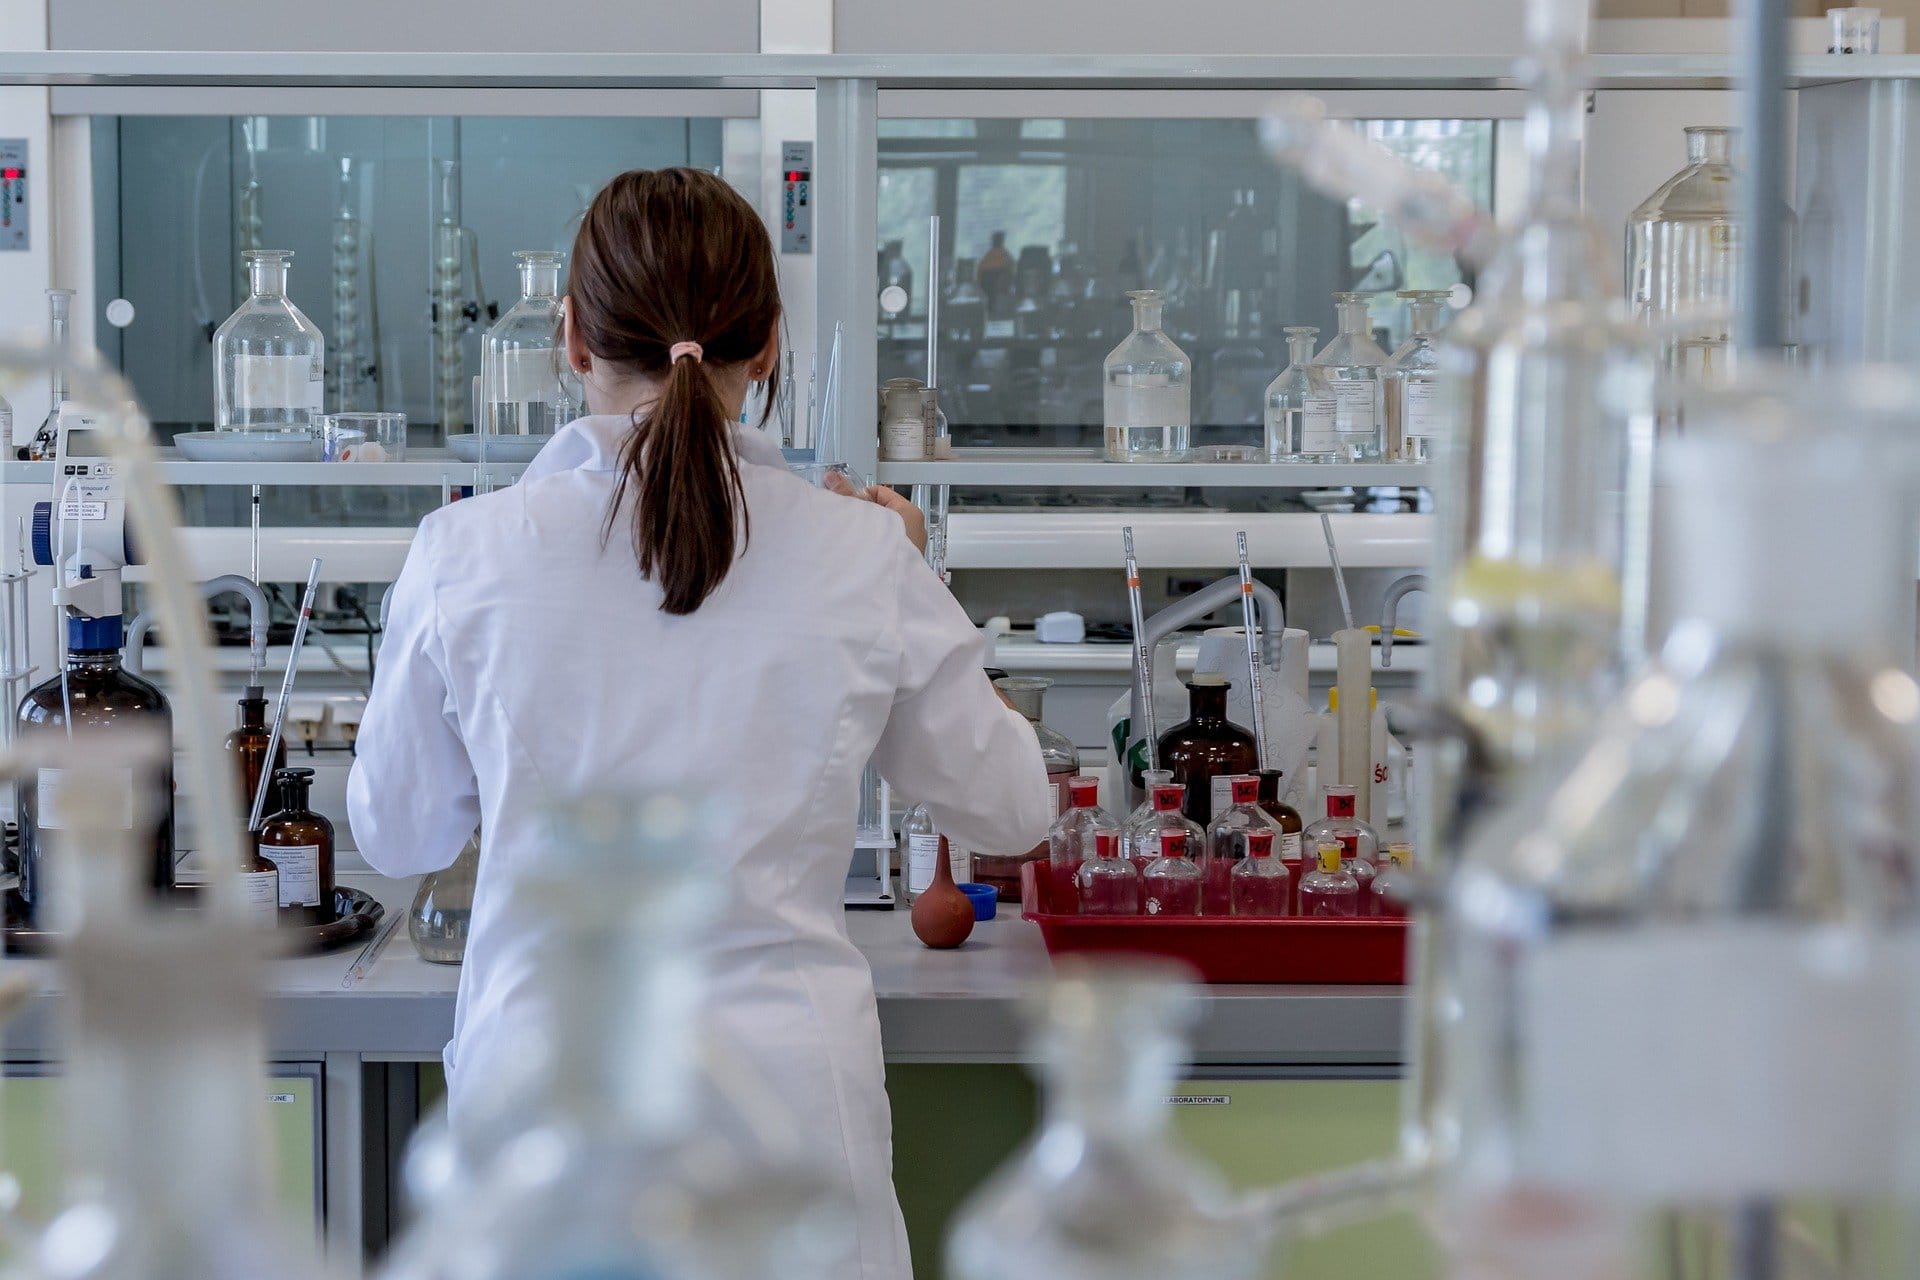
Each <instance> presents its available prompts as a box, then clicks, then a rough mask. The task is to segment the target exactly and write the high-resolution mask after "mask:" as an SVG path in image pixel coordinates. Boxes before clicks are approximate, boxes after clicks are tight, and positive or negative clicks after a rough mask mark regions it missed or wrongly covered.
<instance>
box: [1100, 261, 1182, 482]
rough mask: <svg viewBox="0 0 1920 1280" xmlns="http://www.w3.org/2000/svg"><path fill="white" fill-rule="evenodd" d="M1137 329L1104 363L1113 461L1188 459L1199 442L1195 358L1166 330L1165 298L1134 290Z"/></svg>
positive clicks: (1156, 292) (1150, 291) (1109, 455)
mask: <svg viewBox="0 0 1920 1280" xmlns="http://www.w3.org/2000/svg"><path fill="white" fill-rule="evenodd" d="M1127 297H1129V298H1131V299H1132V300H1133V332H1132V333H1129V334H1128V335H1127V336H1126V337H1125V338H1123V339H1122V340H1121V342H1120V345H1119V346H1117V347H1115V348H1114V349H1113V352H1112V354H1111V355H1109V356H1108V357H1107V361H1106V365H1105V366H1104V372H1105V379H1106V395H1105V405H1106V427H1107V461H1108V462H1185V461H1186V460H1187V458H1188V456H1189V454H1190V451H1191V448H1192V443H1193V362H1192V361H1191V360H1189V359H1188V358H1187V353H1186V352H1184V351H1182V350H1181V349H1180V348H1179V347H1177V346H1175V345H1174V342H1173V339H1172V338H1169V337H1168V336H1167V335H1166V334H1165V333H1163V332H1161V330H1160V313H1161V309H1162V307H1163V306H1164V305H1165V301H1166V299H1165V296H1164V295H1163V294H1161V292H1160V291H1159V290H1158V289H1134V290H1131V291H1129V292H1128V294H1127Z"/></svg>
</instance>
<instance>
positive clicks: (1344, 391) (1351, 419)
mask: <svg viewBox="0 0 1920 1280" xmlns="http://www.w3.org/2000/svg"><path fill="white" fill-rule="evenodd" d="M1327 385H1328V386H1329V387H1331V388H1332V389H1333V399H1334V406H1335V407H1334V423H1333V429H1334V431H1336V432H1337V433H1339V434H1340V435H1343V436H1352V435H1372V434H1373V432H1374V431H1375V430H1377V429H1378V427H1379V425H1380V384H1379V383H1378V382H1375V381H1374V380H1373V379H1371V378H1329V379H1328V380H1327Z"/></svg>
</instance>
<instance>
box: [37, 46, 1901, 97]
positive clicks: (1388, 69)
mask: <svg viewBox="0 0 1920 1280" xmlns="http://www.w3.org/2000/svg"><path fill="white" fill-rule="evenodd" d="M1514 66H1515V59H1513V58H1511V57H1503V56H1499V55H1484V54H1481V55H1454V54H1437V55H1436V54H1399V55H1387V56H1380V55H1373V56H1358V55H1328V54H1312V55H1292V56H1288V55H1267V54H1255V55H1247V54H1224V55H1212V56H1198V57H1196V56H1191V55H1184V54H1181V55H1170V54H1163V55H1151V54H1148V55H1134V54H1082V55H1064V54H1013V55H1006V54H994V55H988V54H961V55H952V54H912V55H860V54H767V53H760V54H753V53H744V54H742V53H727V54H685V53H683V54H659V53H588V52H580V53H531V52H529V53H440V52H426V51H421V52H405V53H400V52H358V51H355V52H344V51H343V52H309V51H275V52H234V51H225V50H222V51H204V50H154V51H121V50H58V51H53V52H41V51H30V50H6V51H0V84H40V85H84V86H87V87H90V88H97V87H101V86H113V85H159V86H233V87H275V86H291V87H333V86H339V87H348V88H413V89H445V88H505V89H578V88H600V89H811V88H814V87H815V86H816V85H818V84H820V83H821V82H823V81H834V80H845V79H860V80H870V81H873V82H874V83H876V84H877V85H878V86H879V87H880V88H882V89H956V88H958V89H964V88H999V89H1019V88H1034V89H1127V88H1156V87H1160V88H1177V89H1181V90H1191V89H1196V88H1197V89H1206V90H1221V89H1271V88H1282V87H1285V88H1300V89H1349V88H1350V89H1390V88H1400V89H1430V88H1441V89H1473V88H1486V89H1510V88H1515V87H1517V79H1516V76H1515V71H1514ZM1588 69H1589V72H1590V74H1591V75H1592V77H1593V80H1594V85H1595V87H1596V88H1641V89H1658V88H1668V89H1688V88H1693V89H1701V88H1724V87H1727V86H1729V85H1731V84H1732V83H1733V79H1734V62H1733V59H1732V58H1730V57H1728V56H1727V55H1724V54H1706V53H1662V54H1618V53H1616V54H1596V55H1594V56H1593V57H1591V58H1589V59H1588ZM1788 72H1789V78H1790V82H1791V83H1793V84H1795V85H1805V84H1823V83H1831V82H1833V81H1841V80H1869V79H1920V57H1916V56H1915V55H1911V54H1905V55H1903V54H1876V55H1872V56H1858V55H1856V56H1830V55H1814V56H1801V57H1795V58H1793V59H1791V61H1790V62H1789V64H1788Z"/></svg>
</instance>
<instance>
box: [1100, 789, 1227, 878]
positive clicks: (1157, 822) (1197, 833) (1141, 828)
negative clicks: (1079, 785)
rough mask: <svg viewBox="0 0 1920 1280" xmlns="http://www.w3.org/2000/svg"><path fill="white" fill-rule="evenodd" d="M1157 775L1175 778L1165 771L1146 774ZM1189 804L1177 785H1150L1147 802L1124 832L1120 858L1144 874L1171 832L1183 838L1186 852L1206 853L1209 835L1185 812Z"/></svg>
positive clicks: (1128, 821)
mask: <svg viewBox="0 0 1920 1280" xmlns="http://www.w3.org/2000/svg"><path fill="white" fill-rule="evenodd" d="M1155 775H1161V776H1164V777H1169V778H1170V777H1172V776H1173V775H1172V774H1170V773H1168V772H1167V771H1166V770H1164V769H1149V770H1147V776H1148V777H1149V778H1151V777H1153V776H1155ZM1186 801H1187V789H1186V788H1185V787H1184V786H1182V785H1180V784H1179V783H1177V782H1153V783H1149V785H1148V789H1147V798H1146V800H1145V801H1143V802H1142V804H1141V807H1140V808H1139V809H1136V810H1134V812H1133V816H1131V817H1129V818H1128V819H1127V825H1126V826H1125V827H1124V828H1122V829H1121V837H1120V845H1121V855H1122V856H1123V857H1126V858H1130V859H1132V861H1133V865H1134V867H1135V868H1137V869H1138V870H1140V871H1143V872H1144V871H1145V870H1146V869H1147V864H1148V863H1149V862H1152V861H1153V860H1154V859H1155V858H1157V857H1159V856H1160V846H1161V836H1162V835H1164V834H1165V833H1166V832H1168V831H1178V832H1180V833H1181V834H1182V835H1184V836H1185V837H1186V838H1187V848H1189V849H1204V848H1205V847H1206V843H1207V833H1206V831H1205V829H1203V828H1202V827H1201V826H1200V824H1199V823H1197V822H1194V821H1192V820H1191V819H1189V818H1188V817H1187V815H1186V814H1185V813H1184V812H1183V811H1182V810H1183V808H1184V806H1185V805H1186Z"/></svg>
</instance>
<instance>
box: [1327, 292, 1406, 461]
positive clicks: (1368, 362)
mask: <svg viewBox="0 0 1920 1280" xmlns="http://www.w3.org/2000/svg"><path fill="white" fill-rule="evenodd" d="M1333 301H1334V308H1335V310H1336V311H1338V312H1339V314H1340V332H1339V333H1337V334H1335V335H1334V337H1333V341H1331V342H1329V343H1328V344H1327V345H1326V347H1325V348H1323V349H1322V350H1321V352H1320V354H1319V355H1317V356H1315V357H1314V358H1313V364H1314V367H1315V368H1317V369H1319V370H1320V376H1321V377H1322V378H1324V379H1325V380H1326V384H1327V393H1328V394H1329V395H1331V396H1332V397H1333V439H1334V452H1335V453H1336V455H1337V457H1338V460H1339V461H1342V462H1378V461H1380V459H1382V458H1384V457H1385V456H1386V452H1387V449H1386V439H1387V436H1386V431H1387V422H1386V413H1385V409H1384V407H1383V405H1382V403H1381V391H1382V383H1381V380H1380V379H1381V373H1382V371H1383V369H1384V368H1385V366H1386V363H1387V353H1386V352H1384V351H1382V350H1381V349H1380V345H1379V344H1378V343H1377V342H1375V341H1374V340H1373V321H1372V320H1371V319H1370V318H1369V317H1368V315H1367V295H1366V294H1364V293H1336V294H1334V295H1333ZM1317 425H1318V424H1317V423H1310V424H1309V426H1308V431H1309V433H1310V434H1311V433H1312V432H1313V430H1314V429H1315V427H1316V426H1317Z"/></svg>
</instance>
